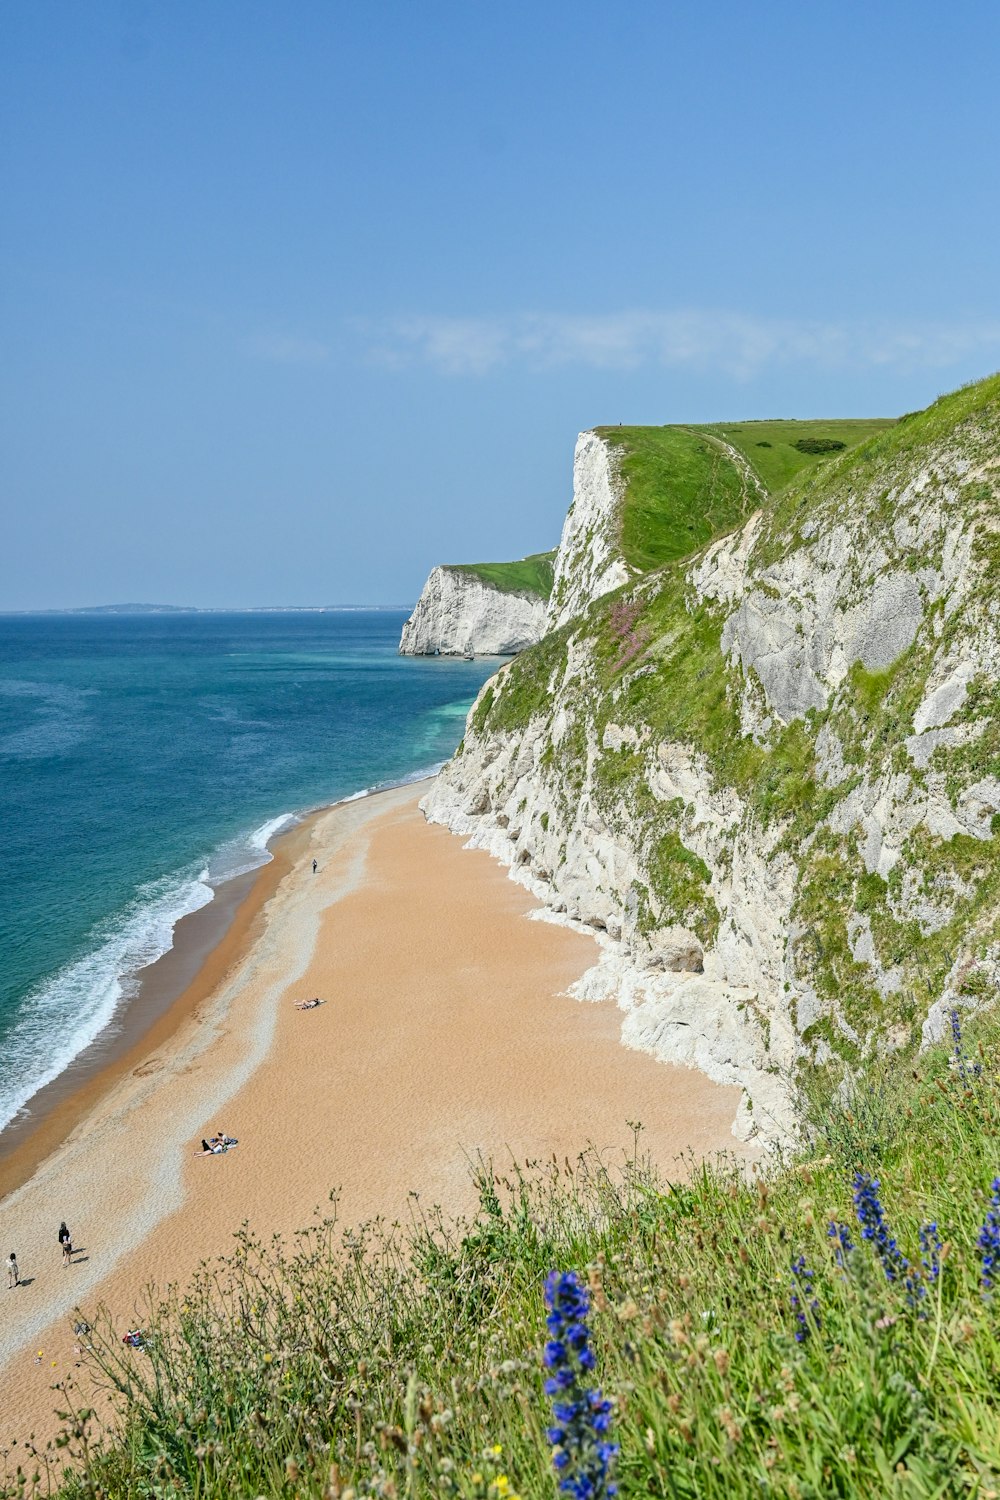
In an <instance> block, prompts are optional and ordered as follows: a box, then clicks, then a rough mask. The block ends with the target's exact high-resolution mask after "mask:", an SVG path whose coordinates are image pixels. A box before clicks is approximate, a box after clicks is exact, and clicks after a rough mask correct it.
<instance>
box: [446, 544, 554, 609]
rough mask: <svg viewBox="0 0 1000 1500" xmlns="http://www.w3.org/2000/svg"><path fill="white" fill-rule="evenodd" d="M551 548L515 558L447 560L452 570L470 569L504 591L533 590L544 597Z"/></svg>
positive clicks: (549, 579) (548, 589)
mask: <svg viewBox="0 0 1000 1500" xmlns="http://www.w3.org/2000/svg"><path fill="white" fill-rule="evenodd" d="M555 556H556V554H555V550H554V549H553V551H551V552H533V553H532V554H531V555H530V556H529V557H522V558H521V559H520V560H519V561H518V562H507V563H451V564H449V565H448V566H449V568H450V570H451V572H452V573H471V574H472V575H473V576H474V577H476V578H481V579H482V580H483V582H484V583H488V584H490V585H492V587H493V588H495V589H499V590H500V591H501V593H504V594H537V595H538V597H539V598H540V599H547V598H548V597H549V595H550V594H551V593H552V578H553V564H554V562H555Z"/></svg>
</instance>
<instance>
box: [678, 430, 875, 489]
mask: <svg viewBox="0 0 1000 1500" xmlns="http://www.w3.org/2000/svg"><path fill="white" fill-rule="evenodd" d="M894 425H895V418H875V419H872V420H864V419H862V420H858V421H852V420H843V419H839V418H838V419H835V420H830V421H808V422H798V421H777V422H714V423H711V424H710V425H708V426H705V427H698V428H695V429H694V430H695V431H697V432H705V433H711V434H712V435H713V436H715V437H719V438H721V439H722V440H723V441H724V442H727V443H731V444H732V445H733V447H734V448H738V449H739V451H740V452H741V453H742V454H743V456H744V457H745V458H746V459H747V460H748V461H749V462H750V463H751V464H752V465H753V467H754V469H755V470H756V472H757V474H758V475H759V476H760V478H761V480H762V481H763V483H764V485H765V487H766V488H767V490H768V491H769V492H770V493H771V494H772V495H775V494H777V493H778V491H779V490H783V489H784V488H785V486H786V485H787V484H790V483H791V481H792V480H793V479H794V478H795V476H796V475H797V474H800V473H802V471H803V470H804V469H815V468H816V467H817V466H818V465H819V464H821V463H823V462H824V461H825V460H826V459H828V458H830V457H831V456H832V455H833V454H834V453H842V452H844V451H845V450H849V449H852V448H856V447H857V446H858V445H859V443H864V442H867V441H868V439H869V438H871V437H875V436H876V435H877V434H878V433H880V432H884V431H885V429H886V428H887V427H893V426H894ZM798 444H802V447H799V446H797V445H798ZM826 444H830V446H829V447H826ZM833 444H839V445H842V446H839V447H833V446H832V445H833ZM810 450H812V451H810ZM817 450H818V451H817Z"/></svg>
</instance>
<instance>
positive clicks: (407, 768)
mask: <svg viewBox="0 0 1000 1500" xmlns="http://www.w3.org/2000/svg"><path fill="white" fill-rule="evenodd" d="M404 619H405V612H404V611H401V610H399V611H395V610H393V611H389V610H371V611H369V610H364V611H362V610H347V611H331V612H309V613H302V612H288V613H284V612H282V613H266V614H260V613H253V614H176V615H173V614H164V615H37V616H23V615H22V616H5V617H4V616H0V857H2V871H3V879H2V880H0V956H2V962H0V1128H2V1127H3V1126H4V1125H6V1124H7V1123H9V1122H10V1121H11V1120H12V1119H14V1118H15V1117H16V1116H17V1114H18V1112H19V1111H21V1110H22V1109H23V1107H24V1105H25V1104H26V1103H27V1101H28V1100H29V1099H30V1098H31V1097H32V1095H33V1094H35V1093H36V1092H37V1090H38V1089H39V1088H40V1087H42V1086H43V1085H44V1084H45V1083H48V1082H50V1081H51V1080H52V1079H53V1078H55V1077H57V1076H58V1075H59V1073H60V1072H62V1071H63V1070H64V1069H65V1068H66V1067H67V1066H68V1065H69V1064H70V1062H71V1061H72V1060H73V1059H74V1058H75V1057H77V1056H78V1055H79V1054H80V1052H81V1051H82V1050H83V1049H84V1048H85V1047H86V1046H88V1045H89V1044H90V1043H91V1042H92V1041H94V1039H95V1038H96V1037H98V1036H99V1035H100V1034H101V1033H102V1032H103V1031H104V1030H105V1028H107V1027H108V1026H114V1025H115V1024H116V1023H117V1021H120V1019H121V1016H122V1013H123V1009H124V1007H126V1006H127V1004H128V1000H129V997H130V995H131V994H134V993H135V989H136V985H135V983H134V980H133V978H132V976H133V975H134V974H135V972H136V970H138V969H139V968H141V967H142V966H144V965H145V964H148V963H150V962H152V961H153V960H154V959H155V958H158V957H159V956H160V955H161V954H163V953H164V952H166V951H167V949H168V948H169V946H170V943H171V935H172V932H173V927H174V924H175V923H176V922H177V920H178V919H179V918H180V917H181V916H183V915H184V914H185V913H187V912H191V911H194V910H197V908H198V907H199V906H202V905H204V904H205V903H207V902H208V901H210V900H211V899H212V894H213V888H214V887H216V886H217V885H218V884H219V883H220V882H222V881H224V880H226V879H227V878H230V877H232V876H234V875H236V874H239V873H242V872H245V871H248V870H251V869H253V868H254V867H255V866H257V865H260V864H262V863H264V862H266V860H267V859H268V857H269V856H268V854H267V841H268V839H269V838H270V837H272V836H273V835H274V834H275V833H276V832H278V831H279V830H280V829H281V828H283V827H286V826H288V825H289V824H290V822H291V821H292V820H293V819H294V818H295V817H296V816H298V815H300V814H302V813H304V812H306V811H308V810H310V809H312V808H315V807H319V806H322V805H323V804H325V803H329V802H334V801H337V800H339V799H341V798H344V797H349V796H351V795H354V794H357V793H359V792H362V791H364V790H365V789H367V788H371V787H377V786H380V785H384V784H387V783H388V784H391V783H394V782H400V781H405V780H407V779H410V778H415V777H417V776H419V775H420V774H421V773H426V772H428V771H430V770H431V769H433V768H434V767H435V766H436V765H438V764H440V762H441V761H442V760H444V759H446V758H447V757H448V756H449V755H450V754H451V752H452V751H453V750H454V748H455V746H456V744H457V742H458V740H459V739H460V738H461V734H462V729H463V723H464V718H465V714H466V712H467V710H468V708H469V706H470V704H471V703H472V700H473V699H474V697H475V695H476V693H477V692H478V690H479V688H480V686H481V684H482V683H483V681H485V679H486V678H487V677H488V676H489V675H490V674H491V673H492V672H493V671H494V670H495V668H496V665H497V664H496V662H495V661H494V662H491V661H489V660H480V661H475V662H466V661H460V660H454V659H450V658H441V657H438V658H428V659H420V660H414V659H408V658H403V657H399V656H397V654H396V647H397V645H398V642H399V633H400V629H401V627H402V623H403V620H404Z"/></svg>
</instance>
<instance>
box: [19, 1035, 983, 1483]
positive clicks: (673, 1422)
mask: <svg viewBox="0 0 1000 1500" xmlns="http://www.w3.org/2000/svg"><path fill="white" fill-rule="evenodd" d="M998 1042H1000V1024H998V1022H997V1021H996V1020H995V1019H991V1020H988V1021H984V1022H983V1023H982V1025H981V1026H980V1028H979V1044H978V1046H977V1047H976V1048H975V1049H974V1050H973V1049H972V1048H971V1047H970V1045H969V1042H968V1039H966V1041H964V1042H963V1041H961V1040H959V1041H958V1042H957V1043H956V1045H955V1046H954V1047H953V1048H952V1049H950V1050H949V1049H947V1048H943V1047H942V1048H939V1049H937V1050H935V1051H934V1052H932V1053H929V1054H927V1055H926V1056H925V1057H924V1058H923V1059H922V1061H921V1065H920V1069H919V1071H917V1072H909V1071H907V1072H905V1073H896V1072H893V1070H892V1069H891V1067H889V1068H887V1069H886V1070H885V1071H884V1073H882V1074H881V1075H879V1076H877V1077H874V1078H870V1079H869V1080H868V1081H867V1083H866V1086H865V1088H864V1089H863V1090H859V1092H858V1096H857V1101H856V1103H854V1104H853V1105H841V1106H838V1105H837V1104H836V1103H835V1102H831V1101H829V1100H827V1101H825V1103H824V1104H823V1107H822V1109H819V1108H817V1110H816V1114H817V1116H818V1117H821V1118H822V1121H823V1124H822V1128H819V1129H817V1130H815V1131H814V1132H813V1133H812V1137H811V1139H810V1142H809V1144H808V1145H807V1146H806V1147H805V1148H804V1149H803V1150H802V1152H801V1153H800V1154H799V1156H798V1157H796V1158H795V1159H794V1160H792V1161H790V1162H787V1163H785V1164H784V1165H783V1166H780V1167H778V1166H776V1167H775V1168H774V1169H773V1170H772V1171H771V1172H770V1173H768V1174H766V1175H765V1174H757V1175H755V1176H753V1177H752V1178H751V1180H750V1181H746V1180H745V1179H744V1178H743V1177H742V1176H741V1175H740V1174H739V1173H738V1172H737V1171H736V1170H735V1169H733V1168H731V1167H729V1166H727V1165H726V1164H724V1163H723V1164H721V1165H720V1166H719V1167H717V1168H709V1167H705V1168H699V1169H697V1170H696V1171H695V1172H694V1174H693V1177H692V1179H691V1181H690V1182H689V1183H688V1184H687V1185H685V1186H675V1187H672V1188H671V1187H668V1186H667V1185H666V1184H665V1183H664V1182H663V1181H662V1180H660V1179H659V1178H658V1177H657V1175H656V1174H655V1173H654V1172H653V1171H652V1170H651V1169H650V1167H649V1166H648V1164H647V1163H644V1162H643V1161H642V1159H641V1157H640V1156H639V1154H638V1152H637V1153H636V1155H635V1157H634V1158H633V1159H632V1160H629V1161H624V1162H622V1163H621V1164H620V1165H619V1166H618V1167H617V1168H616V1169H613V1170H612V1169H611V1168H609V1167H607V1166H606V1165H604V1164H602V1163H601V1162H600V1161H598V1159H597V1158H596V1157H595V1156H594V1155H593V1154H592V1153H584V1155H582V1156H581V1157H580V1158H579V1159H578V1160H577V1161H576V1162H575V1163H568V1162H567V1163H563V1164H562V1165H559V1164H558V1163H556V1162H554V1161H552V1162H550V1163H548V1164H535V1165H532V1166H528V1167H525V1168H523V1169H519V1168H517V1167H514V1168H512V1169H511V1170H509V1171H508V1172H507V1173H505V1174H504V1175H503V1177H502V1179H501V1178H498V1177H496V1176H494V1174H493V1172H492V1170H490V1169H488V1168H486V1167H482V1166H481V1167H480V1170H479V1171H478V1187H479V1196H480V1208H479V1212H478V1214H477V1215H476V1217H475V1219H474V1221H473V1222H471V1223H468V1224H454V1223H449V1222H447V1221H445V1220H443V1219H442V1217H441V1216H440V1215H439V1214H437V1213H430V1214H424V1213H423V1212H422V1211H421V1210H420V1209H419V1206H418V1205H416V1203H415V1213H414V1219H413V1222H412V1224H411V1225H410V1226H409V1227H407V1228H405V1229H401V1228H399V1227H398V1226H392V1227H388V1226H386V1225H384V1224H381V1223H378V1222H376V1223H373V1224H369V1225H367V1226H365V1227H363V1228H362V1229H360V1230H358V1231H356V1232H349V1233H344V1234H340V1233H338V1231H337V1229H336V1225H335V1223H334V1221H333V1219H332V1218H331V1219H327V1220H323V1221H321V1222H317V1223H316V1224H315V1225H314V1226H313V1227H312V1228H311V1229H308V1230H306V1231H303V1232H302V1233H301V1234H300V1235H298V1236H296V1237H295V1239H294V1241H293V1242H292V1243H291V1244H286V1243H282V1242H281V1241H280V1240H278V1239H275V1240H272V1241H270V1242H262V1241H260V1240H257V1239H255V1238H254V1237H252V1236H251V1235H249V1234H247V1233H246V1232H243V1233H241V1234H239V1235H238V1236H237V1237H236V1240H235V1243H234V1250H233V1253H232V1255H231V1256H229V1257H228V1258H227V1259H225V1260H224V1261H220V1262H218V1263H217V1264H214V1265H210V1266H206V1267H205V1268H204V1269H203V1271H202V1273H201V1275H200V1277H199V1278H198V1280H197V1281H196V1282H195V1284H194V1285H193V1286H192V1287H190V1288H188V1289H187V1291H184V1292H181V1291H170V1292H168V1293H167V1295H166V1296H165V1297H164V1298H163V1300H162V1302H159V1303H156V1304H155V1305H152V1306H151V1307H150V1309H149V1314H148V1321H147V1323H146V1333H147V1337H148V1344H147V1348H146V1349H145V1350H131V1349H123V1347H122V1345H121V1343H120V1342H119V1339H120V1334H121V1332H122V1330H120V1329H119V1330H112V1329H110V1328H108V1327H106V1326H103V1325H101V1324H100V1323H97V1325H96V1332H95V1333H94V1334H93V1349H92V1352H91V1355H90V1359H91V1361H92V1363H93V1364H94V1366H95V1367H96V1369H97V1370H98V1371H99V1372H100V1373H101V1375H102V1377H103V1379H104V1380H105V1381H106V1382H107V1383H108V1384H110V1385H111V1387H112V1388H113V1389H115V1390H116V1391H117V1392H118V1394H119V1400H120V1402H121V1406H122V1412H123V1428H122V1436H121V1438H118V1439H115V1438H109V1439H107V1440H106V1441H105V1442H104V1443H103V1444H102V1443H95V1441H94V1440H93V1439H92V1438H88V1437H86V1436H85V1434H86V1431H87V1427H88V1423H87V1420H86V1418H85V1416H84V1415H82V1414H79V1415H76V1416H74V1417H73V1418H72V1419H71V1430H72V1435H71V1437H70V1441H69V1445H68V1448H67V1449H65V1450H55V1451H49V1452H47V1453H45V1454H42V1455H40V1456H37V1457H35V1458H33V1459H32V1460H31V1463H32V1464H33V1466H34V1467H33V1468H32V1469H31V1471H30V1472H22V1474H21V1477H20V1479H19V1480H18V1481H17V1482H16V1483H15V1484H14V1485H13V1487H12V1489H8V1490H7V1491H6V1492H5V1493H6V1494H7V1495H8V1496H9V1495H11V1494H22V1493H24V1490H25V1486H26V1484H28V1483H29V1482H30V1480H31V1478H32V1474H33V1473H39V1474H41V1475H42V1478H43V1482H44V1480H45V1478H46V1477H47V1478H48V1480H49V1481H50V1482H51V1483H52V1484H53V1485H54V1487H55V1488H57V1489H58V1490H59V1493H60V1494H61V1495H62V1496H63V1497H65V1500H98V1497H101V1500H113V1497H119V1496H120V1497H128V1500H132V1497H140V1496H141V1497H147V1496H150V1497H151V1496H158V1497H175V1496H176V1497H180V1496H194V1497H199V1500H216V1497H218V1500H221V1497H223V1496H227V1497H228V1496H233V1495H238V1496H248V1497H252V1496H258V1495H266V1496H283V1497H293V1496H296V1497H298V1496H301V1497H317V1500H318V1497H327V1500H349V1497H351V1496H362V1495H364V1496H368V1495H382V1496H388V1497H392V1496H396V1497H400V1500H401V1497H404V1496H407V1497H414V1500H416V1497H434V1500H437V1497H439V1496H461V1497H464V1500H472V1497H476V1500H503V1497H506V1500H513V1497H514V1496H517V1497H520V1500H536V1497H537V1500H541V1497H554V1496H556V1494H557V1493H558V1492H557V1489H556V1484H557V1477H556V1475H555V1473H554V1471H553V1468H552V1463H551V1454H550V1450H549V1438H548V1437H547V1428H549V1427H550V1426H551V1424H552V1420H553V1418H552V1416H551V1413H550V1410H549V1403H548V1400H547V1399H546V1397H545V1395H544V1392H543V1382H544V1381H545V1379H546V1378H547V1377H548V1378H551V1374H550V1371H548V1370H546V1368H545V1357H544V1348H545V1340H546V1338H547V1337H548V1336H549V1334H548V1333H547V1332H546V1327H545V1321H544V1320H545V1306H544V1302H543V1290H544V1287H545V1280H546V1276H547V1274H548V1273H549V1272H550V1271H551V1270H552V1269H553V1268H558V1269H560V1270H561V1271H575V1272H576V1273H578V1277H579V1281H580V1283H582V1285H583V1286H585V1287H586V1288H587V1289H588V1297H589V1304H590V1309H589V1324H590V1345H589V1347H591V1348H592V1349H593V1354H594V1368H593V1371H592V1378H593V1384H594V1386H595V1387H599V1388H600V1389H601V1390H602V1391H603V1393H604V1395H605V1396H607V1397H609V1398H610V1400H611V1411H610V1418H611V1426H610V1433H609V1437H610V1438H611V1439H612V1440H613V1441H614V1442H615V1443H617V1444H618V1445H620V1454H619V1455H618V1458H617V1474H616V1479H617V1483H618V1485H619V1493H620V1494H621V1495H622V1496H631V1497H636V1496H650V1495H652V1496H669V1497H678V1500H680V1497H683V1500H695V1497H697V1500H738V1497H750V1496H754V1497H758V1496H760V1495H761V1494H767V1495H776V1496H788V1497H792V1500H819V1497H821V1496H822V1497H829V1496H843V1497H857V1496H876V1495H878V1496H901V1497H902V1496H908V1497H922V1500H930V1497H932V1496H934V1497H942V1496H963V1497H979V1500H992V1497H996V1495H997V1493H998V1490H1000V1484H998V1482H997V1480H996V1476H997V1475H998V1474H1000V1382H998V1377H997V1370H998V1368H1000V1301H998V1298H1000V1291H994V1289H993V1279H994V1276H995V1275H997V1274H998V1273H1000V1224H998V1220H1000V1207H998V1204H1000V1184H994V1179H995V1177H996V1175H997V1170H998V1162H1000V1142H998V1134H997V1132H998V1127H1000V1073H998V1069H997V1044H998ZM637 1136H638V1129H637ZM831 1225H832V1226H833V1229H832V1231H831ZM991 1226H992V1227H991ZM984 1268H985V1272H986V1275H985V1279H984ZM550 1331H551V1329H550ZM549 1364H550V1366H551V1365H552V1364H553V1360H552V1358H551V1357H550V1359H549ZM555 1364H556V1365H557V1366H558V1360H556V1361H555ZM68 1394H69V1395H71V1393H63V1396H64V1399H66V1397H67V1395H68ZM64 1454H68V1456H69V1461H70V1462H71V1464H72V1465H73V1468H72V1472H66V1473H63V1472H61V1464H62V1463H63V1462H64V1458H63V1455H64ZM12 1457H16V1455H12ZM23 1463H24V1457H23V1455H22V1464H23ZM592 1493H593V1494H594V1495H595V1496H600V1494H601V1493H609V1491H607V1490H606V1489H604V1490H603V1491H602V1489H600V1488H597V1489H595V1490H593V1492H592Z"/></svg>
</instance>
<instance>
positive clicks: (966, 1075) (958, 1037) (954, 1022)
mask: <svg viewBox="0 0 1000 1500" xmlns="http://www.w3.org/2000/svg"><path fill="white" fill-rule="evenodd" d="M948 1015H949V1018H950V1020H951V1041H952V1050H953V1055H954V1062H955V1070H956V1072H957V1073H958V1076H959V1078H960V1080H961V1081H962V1083H975V1081H976V1079H977V1078H978V1077H979V1075H980V1074H981V1073H982V1071H983V1065H982V1063H970V1062H969V1060H968V1058H967V1057H966V1055H965V1048H964V1047H963V1046H962V1023H961V1021H960V1020H959V1019H958V1011H957V1010H952V1011H949V1012H948Z"/></svg>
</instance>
